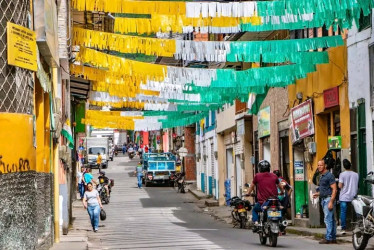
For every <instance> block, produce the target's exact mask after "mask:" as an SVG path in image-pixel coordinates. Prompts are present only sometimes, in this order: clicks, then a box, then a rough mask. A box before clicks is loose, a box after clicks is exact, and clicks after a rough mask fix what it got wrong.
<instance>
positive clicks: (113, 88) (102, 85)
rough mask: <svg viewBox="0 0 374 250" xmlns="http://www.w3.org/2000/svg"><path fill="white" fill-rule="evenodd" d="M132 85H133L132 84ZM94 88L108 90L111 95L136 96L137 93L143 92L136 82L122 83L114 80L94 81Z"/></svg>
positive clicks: (102, 90)
mask: <svg viewBox="0 0 374 250" xmlns="http://www.w3.org/2000/svg"><path fill="white" fill-rule="evenodd" d="M131 85H132V86H131ZM92 90H94V91H100V92H108V93H109V95H111V96H117V97H127V98H135V97H136V94H139V93H141V90H140V88H139V86H135V85H134V84H123V83H122V84H121V83H114V82H111V81H110V82H109V83H107V82H93V84H92Z"/></svg>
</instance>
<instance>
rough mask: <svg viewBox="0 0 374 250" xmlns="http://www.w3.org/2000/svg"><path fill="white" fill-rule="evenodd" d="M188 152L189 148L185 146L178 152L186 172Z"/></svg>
mask: <svg viewBox="0 0 374 250" xmlns="http://www.w3.org/2000/svg"><path fill="white" fill-rule="evenodd" d="M187 153H188V150H187V148H185V147H181V148H180V149H179V150H178V154H179V156H180V157H181V158H182V170H183V171H182V172H184V170H185V169H184V157H186V156H187Z"/></svg>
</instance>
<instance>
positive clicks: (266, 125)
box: [257, 106, 270, 138]
mask: <svg viewBox="0 0 374 250" xmlns="http://www.w3.org/2000/svg"><path fill="white" fill-rule="evenodd" d="M257 116H258V138H262V137H265V136H269V135H270V106H268V107H266V108H263V109H261V110H260V111H259V112H258V114H257Z"/></svg>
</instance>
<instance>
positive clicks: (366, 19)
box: [358, 10, 371, 31]
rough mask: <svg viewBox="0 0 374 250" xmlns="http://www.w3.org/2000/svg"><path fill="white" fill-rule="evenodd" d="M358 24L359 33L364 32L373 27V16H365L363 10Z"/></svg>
mask: <svg viewBox="0 0 374 250" xmlns="http://www.w3.org/2000/svg"><path fill="white" fill-rule="evenodd" d="M358 23H359V25H358V31H363V30H365V29H367V28H369V27H370V26H371V14H369V15H367V16H364V13H363V12H362V10H361V15H360V19H359V21H358Z"/></svg>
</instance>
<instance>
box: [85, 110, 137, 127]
mask: <svg viewBox="0 0 374 250" xmlns="http://www.w3.org/2000/svg"><path fill="white" fill-rule="evenodd" d="M134 119H137V120H143V119H144V117H143V116H121V112H120V111H98V110H87V111H86V116H85V119H82V122H83V123H85V124H89V125H91V126H94V127H95V128H118V129H130V130H134V127H135V123H134Z"/></svg>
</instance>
